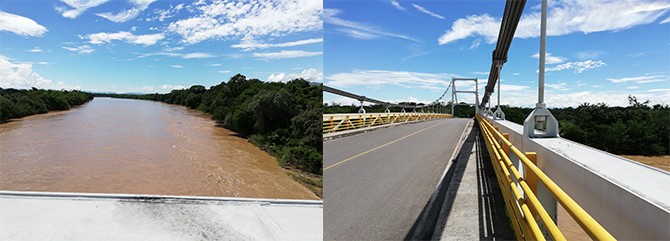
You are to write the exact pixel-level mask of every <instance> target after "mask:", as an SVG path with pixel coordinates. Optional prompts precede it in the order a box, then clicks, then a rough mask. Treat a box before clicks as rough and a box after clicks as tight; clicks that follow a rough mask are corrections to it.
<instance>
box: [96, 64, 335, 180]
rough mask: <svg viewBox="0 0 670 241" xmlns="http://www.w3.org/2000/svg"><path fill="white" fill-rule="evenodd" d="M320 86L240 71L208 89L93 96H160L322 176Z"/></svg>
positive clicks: (282, 159) (292, 164)
mask: <svg viewBox="0 0 670 241" xmlns="http://www.w3.org/2000/svg"><path fill="white" fill-rule="evenodd" d="M322 89H323V87H322V85H320V84H310V83H309V82H308V81H305V80H303V79H295V80H292V81H289V82H287V83H275V82H262V81H260V80H258V79H247V78H246V77H245V76H244V75H241V74H237V75H235V76H233V77H231V78H230V80H229V81H228V82H223V83H221V84H218V85H215V86H212V87H210V88H209V89H207V88H205V87H204V86H201V85H194V86H191V87H190V88H188V89H180V90H173V91H171V92H170V93H167V94H158V93H155V94H144V95H138V94H95V95H96V96H106V97H114V98H130V99H144V100H154V101H161V102H165V103H169V104H177V105H184V106H187V107H189V108H191V109H197V110H200V111H203V112H206V113H209V114H211V115H212V118H213V119H214V120H215V121H216V122H217V123H219V124H220V125H222V126H223V127H225V128H227V129H229V130H232V131H235V132H237V133H239V134H240V135H242V136H245V137H248V138H249V139H250V140H251V141H252V142H253V143H254V144H256V145H258V146H261V147H262V148H264V149H266V150H268V151H269V152H270V153H271V154H273V155H275V156H276V157H277V158H278V159H279V161H280V164H281V165H283V166H288V167H295V168H298V169H301V170H304V171H307V172H311V173H314V174H318V175H321V174H322V166H323V160H322V156H323V151H322V149H323V142H322V138H321V110H322V108H321V102H322V94H321V92H322Z"/></svg>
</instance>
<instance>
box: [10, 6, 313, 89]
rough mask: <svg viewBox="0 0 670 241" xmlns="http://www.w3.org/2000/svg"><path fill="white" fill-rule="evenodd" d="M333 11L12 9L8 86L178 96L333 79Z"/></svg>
mask: <svg viewBox="0 0 670 241" xmlns="http://www.w3.org/2000/svg"><path fill="white" fill-rule="evenodd" d="M322 17H323V3H322V2H321V1H313V0H293V1H288V0H287V1H283V0H282V1H280V0H274V1H262V0H258V1H219V0H213V1H204V0H203V1H156V0H111V1H110V0H60V1H55V0H54V1H18V0H16V1H15V0H2V4H1V5H0V87H2V88H30V87H33V86H35V87H39V88H49V89H63V88H64V89H81V90H92V91H114V92H169V91H170V90H172V89H174V88H183V87H189V86H191V85H194V84H202V85H205V86H207V87H209V86H211V85H215V84H218V83H220V82H222V81H227V80H228V79H229V78H230V77H231V76H232V75H234V74H236V73H241V74H244V75H246V76H247V77H250V78H259V79H261V80H264V81H286V80H289V79H293V78H297V77H302V78H306V79H309V80H311V81H316V82H321V81H322V80H323V35H322V34H323V29H322V27H323V19H322Z"/></svg>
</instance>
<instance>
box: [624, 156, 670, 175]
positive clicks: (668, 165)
mask: <svg viewBox="0 0 670 241" xmlns="http://www.w3.org/2000/svg"><path fill="white" fill-rule="evenodd" d="M621 156H622V157H625V158H628V159H631V160H633V161H636V162H639V163H642V164H645V165H649V166H652V167H656V168H659V169H661V170H665V171H668V172H670V155H664V156H633V155H621Z"/></svg>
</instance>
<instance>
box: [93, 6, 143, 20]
mask: <svg viewBox="0 0 670 241" xmlns="http://www.w3.org/2000/svg"><path fill="white" fill-rule="evenodd" d="M140 12H142V11H141V10H139V9H137V8H131V9H127V10H123V11H121V12H118V13H111V12H106V13H96V14H95V15H98V16H100V17H102V18H105V19H107V20H109V21H112V22H115V23H123V22H127V21H128V20H131V19H133V18H135V17H137V15H140Z"/></svg>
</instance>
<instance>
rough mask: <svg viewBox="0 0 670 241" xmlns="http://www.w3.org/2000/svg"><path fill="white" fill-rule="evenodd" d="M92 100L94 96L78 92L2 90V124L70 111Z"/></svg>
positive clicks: (0, 111) (0, 110) (0, 101)
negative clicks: (37, 115)
mask: <svg viewBox="0 0 670 241" xmlns="http://www.w3.org/2000/svg"><path fill="white" fill-rule="evenodd" d="M91 100H93V95H92V94H89V93H85V92H81V91H78V90H72V91H67V90H42V89H36V88H32V89H29V90H18V89H2V88H0V123H5V122H7V121H9V120H10V119H17V118H22V117H26V116H31V115H36V114H44V113H47V112H50V111H62V110H69V109H71V108H72V107H75V106H79V105H82V104H84V103H87V102H89V101H91Z"/></svg>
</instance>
